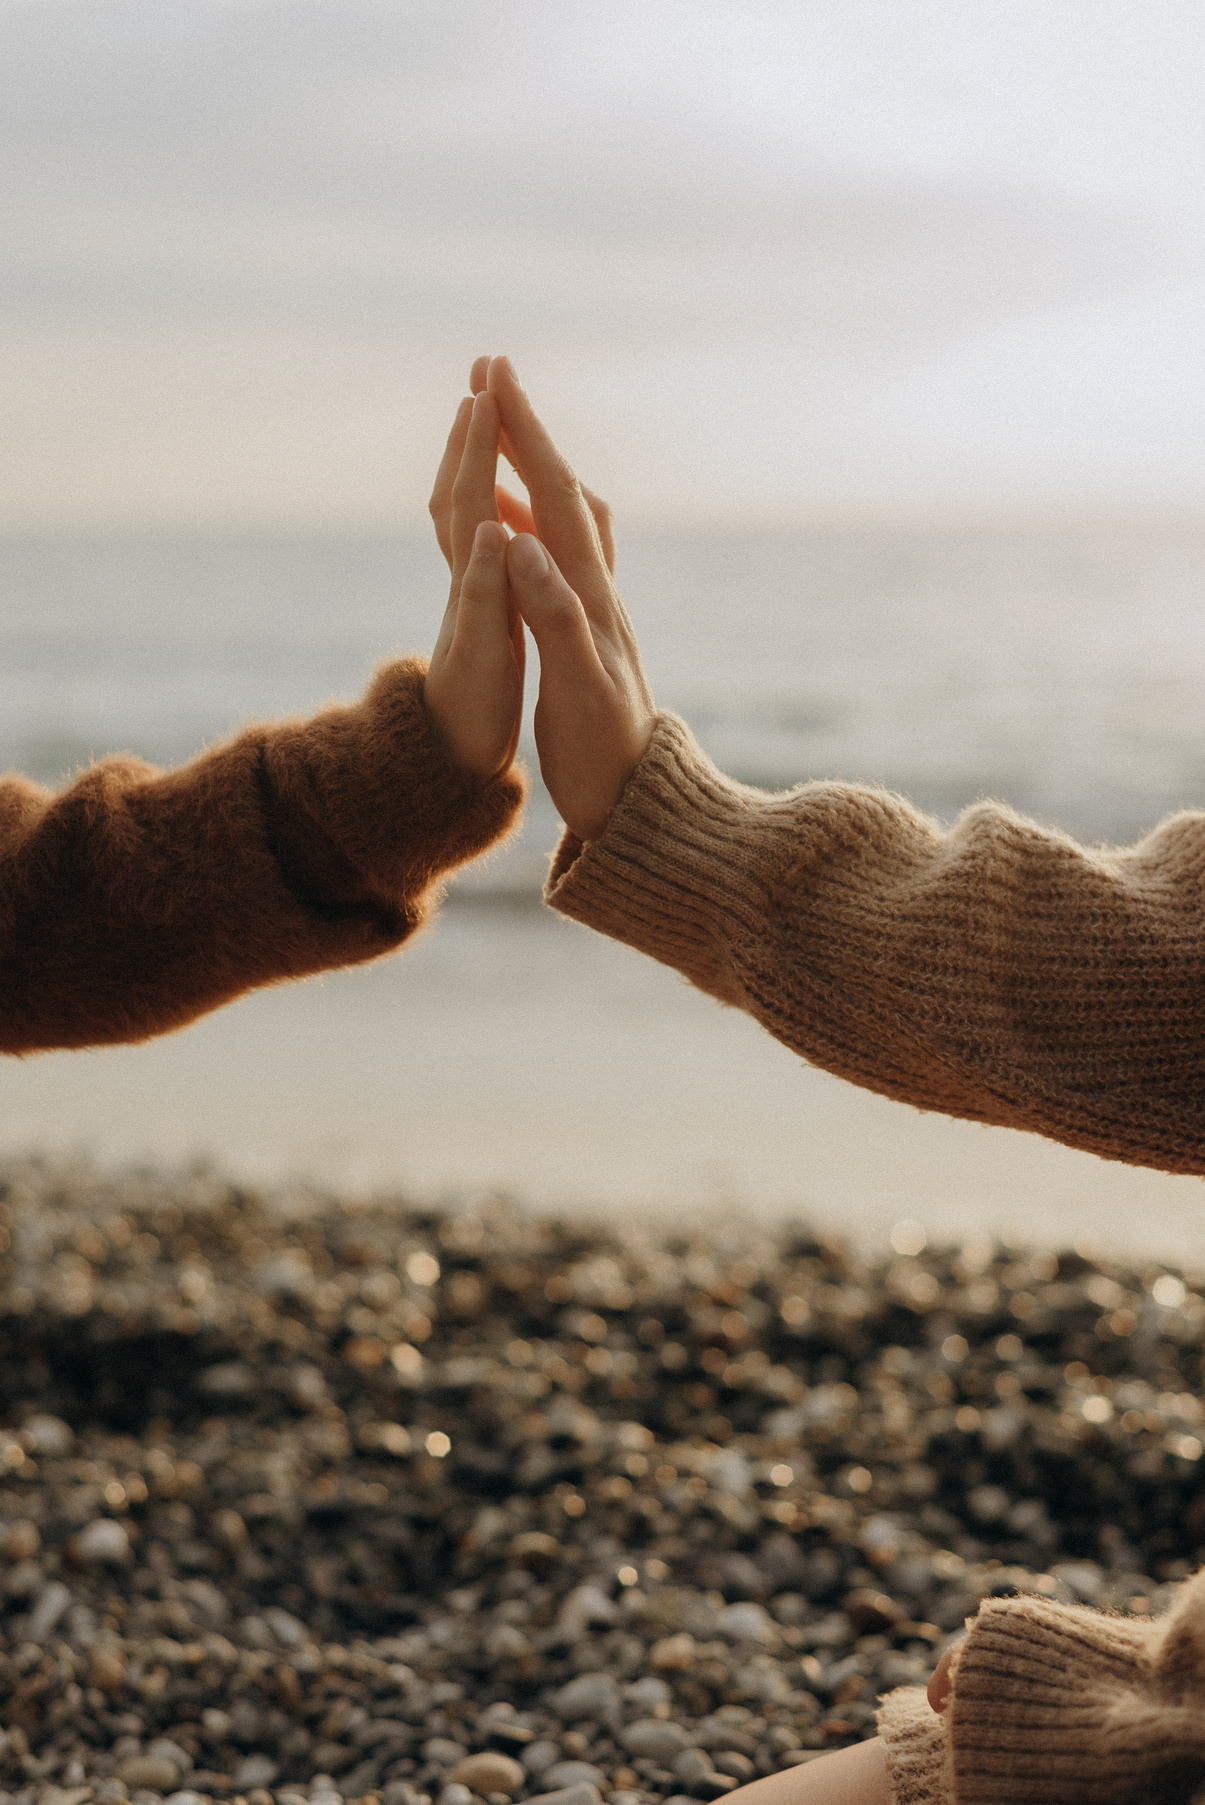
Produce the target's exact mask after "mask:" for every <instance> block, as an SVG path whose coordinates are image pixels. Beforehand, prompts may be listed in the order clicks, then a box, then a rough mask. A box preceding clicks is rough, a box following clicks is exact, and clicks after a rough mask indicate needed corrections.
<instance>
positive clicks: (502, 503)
mask: <svg viewBox="0 0 1205 1805" xmlns="http://www.w3.org/2000/svg"><path fill="white" fill-rule="evenodd" d="M494 500H495V501H496V502H497V504H498V518H499V519H500V520H504V521H505V522H506V524H507V526H508V527H510V529H511V531H512V532H514V533H534V532H535V530H536V523H535V521H534V520H533V519H532V517H531V509H530V508H529V507H528V505H527V503H526V502H525V501H520V500H519V497H518V496H517V495H512V494H510V492H509V490H506V489H501V488H496V489H495V490H494Z"/></svg>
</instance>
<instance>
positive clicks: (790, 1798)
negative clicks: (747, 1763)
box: [728, 1736, 891, 1805]
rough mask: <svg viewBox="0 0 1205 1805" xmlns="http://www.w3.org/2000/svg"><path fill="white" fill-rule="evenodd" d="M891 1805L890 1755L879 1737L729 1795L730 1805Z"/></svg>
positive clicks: (757, 1781)
mask: <svg viewBox="0 0 1205 1805" xmlns="http://www.w3.org/2000/svg"><path fill="white" fill-rule="evenodd" d="M738 1801H739V1805H891V1784H890V1782H889V1780H888V1778H887V1755H886V1751H885V1750H884V1748H883V1743H882V1740H881V1738H880V1737H878V1736H873V1737H871V1739H870V1741H869V1742H855V1743H854V1744H853V1746H852V1748H848V1749H836V1750H834V1752H833V1753H832V1754H831V1755H822V1756H821V1757H820V1759H819V1760H818V1761H809V1762H806V1763H805V1764H804V1765H803V1766H801V1767H788V1768H784V1769H783V1771H782V1773H780V1774H770V1775H768V1776H767V1778H766V1779H764V1780H753V1781H751V1782H750V1784H749V1785H748V1786H742V1787H739V1788H738V1789H737V1791H736V1792H730V1793H729V1794H728V1802H729V1805H737V1802H738Z"/></svg>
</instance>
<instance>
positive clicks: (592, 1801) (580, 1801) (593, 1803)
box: [539, 1780, 602, 1805]
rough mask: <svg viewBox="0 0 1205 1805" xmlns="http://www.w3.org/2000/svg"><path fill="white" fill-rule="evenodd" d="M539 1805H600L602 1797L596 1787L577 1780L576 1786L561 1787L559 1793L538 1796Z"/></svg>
mask: <svg viewBox="0 0 1205 1805" xmlns="http://www.w3.org/2000/svg"><path fill="white" fill-rule="evenodd" d="M539 1800H540V1805H602V1795H601V1794H600V1792H599V1790H598V1788H597V1786H592V1785H591V1784H590V1782H589V1781H588V1780H579V1781H578V1783H577V1785H576V1786H565V1787H562V1788H561V1790H560V1791H559V1792H544V1793H540V1794H539Z"/></svg>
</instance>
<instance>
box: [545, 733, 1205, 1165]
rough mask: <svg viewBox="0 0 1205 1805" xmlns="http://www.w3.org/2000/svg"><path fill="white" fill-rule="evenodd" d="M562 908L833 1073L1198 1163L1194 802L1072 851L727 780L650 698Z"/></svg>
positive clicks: (808, 788) (997, 1119)
mask: <svg viewBox="0 0 1205 1805" xmlns="http://www.w3.org/2000/svg"><path fill="white" fill-rule="evenodd" d="M547 899H548V901H549V902H550V903H551V905H552V907H553V908H555V909H557V910H559V911H560V912H561V913H562V914H565V915H570V916H573V917H574V918H575V919H576V920H578V921H582V922H584V923H586V924H587V925H588V926H590V927H594V928H597V929H598V930H599V931H600V932H602V933H605V934H610V935H612V936H613V937H614V938H616V939H618V940H623V941H626V942H627V944H628V945H630V946H634V947H636V948H638V949H639V950H640V951H642V952H646V953H650V954H651V955H652V956H653V957H654V958H656V959H660V960H662V961H664V962H665V963H666V964H668V965H672V966H675V967H676V968H677V969H678V970H679V971H681V972H683V973H684V974H685V975H686V977H688V978H689V979H690V980H691V981H692V982H693V983H695V984H697V985H699V987H700V988H701V989H703V990H706V991H709V992H710V993H711V994H712V995H713V996H716V997H718V998H720V999H721V1001H723V1002H725V1003H731V1004H734V1005H736V1006H737V1007H739V1008H742V1009H747V1010H748V1011H749V1012H750V1013H751V1014H752V1015H754V1016H755V1017H756V1018H757V1019H758V1020H759V1021H760V1022H762V1023H763V1025H764V1026H765V1027H767V1028H768V1029H769V1030H770V1032H771V1033H772V1034H774V1035H775V1036H776V1037H777V1038H778V1039H779V1040H781V1041H784V1042H785V1043H786V1045H787V1046H789V1047H792V1048H794V1050H795V1051H796V1052H798V1053H801V1054H802V1055H803V1056H804V1057H805V1058H806V1059H808V1060H810V1061H811V1062H812V1063H814V1064H815V1065H818V1066H822V1067H823V1068H825V1069H826V1070H828V1071H830V1072H835V1073H837V1074H838V1075H839V1076H840V1077H842V1078H848V1079H850V1080H852V1081H853V1082H854V1083H856V1084H861V1085H864V1086H866V1087H867V1088H869V1089H871V1090H875V1091H879V1092H881V1093H882V1094H883V1095H885V1096H888V1097H894V1098H896V1099H898V1100H899V1101H901V1102H904V1103H912V1104H915V1105H917V1106H918V1107H920V1108H923V1109H935V1110H941V1111H944V1112H945V1113H947V1114H949V1115H953V1116H963V1117H966V1118H969V1119H970V1120H973V1121H980V1122H990V1123H997V1124H1003V1125H1007V1126H1009V1127H1014V1128H1024V1129H1030V1130H1033V1131H1035V1132H1037V1133H1040V1134H1045V1135H1049V1136H1051V1137H1053V1138H1054V1139H1056V1140H1060V1141H1064V1142H1066V1143H1067V1144H1068V1145H1070V1146H1073V1147H1082V1148H1085V1149H1087V1150H1088V1151H1089V1152H1092V1153H1098V1154H1101V1155H1104V1156H1106V1157H1111V1158H1114V1159H1120V1160H1126V1161H1129V1162H1131V1163H1133V1164H1137V1165H1150V1166H1157V1167H1160V1168H1163V1169H1164V1170H1167V1171H1179V1172H1205V815H1198V814H1191V815H1190V814H1185V815H1180V816H1177V817H1174V818H1172V819H1171V820H1169V821H1167V822H1165V823H1164V824H1163V826H1162V827H1160V828H1159V829H1157V830H1156V831H1155V832H1154V833H1153V834H1151V835H1150V836H1149V837H1148V838H1147V839H1146V840H1144V841H1142V842H1141V844H1139V845H1137V846H1135V847H1132V848H1129V849H1127V850H1124V851H1090V850H1087V849H1085V848H1083V847H1081V846H1077V845H1076V844H1075V843H1074V842H1073V841H1072V840H1070V839H1068V838H1067V837H1066V836H1064V835H1061V834H1058V833H1054V832H1049V831H1046V830H1043V829H1041V828H1039V827H1037V826H1035V825H1034V824H1033V823H1032V822H1030V821H1027V820H1024V819H1023V818H1021V817H1020V816H1018V815H1016V814H1014V813H1013V812H1012V811H1010V810H1009V809H1007V808H1005V807H1002V806H1000V805H998V804H994V803H983V804H980V805H978V806H977V807H975V808H973V809H970V810H968V811H967V813H966V814H965V815H963V817H962V818H961V820H960V821H959V822H958V824H957V825H956V827H955V828H954V829H953V830H952V831H951V832H949V833H946V832H943V831H942V830H941V829H940V828H939V827H938V826H937V825H936V824H935V823H934V822H932V821H930V820H929V819H927V818H926V817H925V816H923V815H921V814H919V813H918V812H917V811H916V810H915V809H914V808H912V807H910V806H909V804H908V803H907V802H905V801H903V800H902V799H901V798H900V797H898V796H893V795H890V794H887V793H886V792H883V791H880V790H873V789H867V788H861V787H858V786H855V785H849V784H838V783H813V784H807V785H805V786H803V787H802V788H801V789H798V790H794V791H790V792H788V793H786V794H782V795H768V794H766V793H764V792H762V791H759V790H754V789H749V788H747V787H745V786H744V785H741V784H738V783H734V782H733V781H732V780H731V779H729V778H727V777H725V776H724V775H723V774H722V773H721V772H720V771H718V770H717V769H716V767H715V766H714V765H713V764H712V763H711V761H710V760H709V759H708V758H707V757H706V756H705V754H704V753H703V752H702V751H701V750H700V748H699V746H698V745H697V743H696V742H695V740H694V739H693V737H692V736H691V734H690V732H689V729H688V728H687V727H686V726H685V724H684V723H683V722H682V721H680V720H678V719H677V718H676V717H675V716H673V715H669V714H662V715H661V716H659V717H658V722H657V727H656V730H655V732H654V735H653V739H652V742H651V743H650V745H649V747H648V749H647V751H646V752H645V754H644V756H643V758H642V759H641V761H640V763H639V764H638V765H637V767H636V769H635V771H634V772H633V774H632V776H631V777H630V779H629V780H628V783H627V785H626V788H625V789H624V791H623V794H622V796H621V798H620V801H619V802H618V804H617V805H616V807H615V808H614V810H613V811H612V813H611V816H610V819H609V820H608V823H607V826H606V828H605V831H604V832H603V833H602V834H601V835H600V836H599V837H598V838H597V839H595V840H592V841H590V842H589V843H588V844H586V845H585V846H583V844H582V842H581V841H580V840H578V839H576V838H575V837H574V836H573V835H571V834H567V835H566V837H565V839H564V840H563V842H562V844H561V847H560V849H559V851H558V853H557V855H556V859H555V862H554V866H553V870H552V875H551V878H550V881H549V885H548V890H547Z"/></svg>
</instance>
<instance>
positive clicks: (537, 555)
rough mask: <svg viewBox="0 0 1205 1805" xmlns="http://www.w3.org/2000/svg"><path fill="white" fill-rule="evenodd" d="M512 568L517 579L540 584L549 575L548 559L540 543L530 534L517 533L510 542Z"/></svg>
mask: <svg viewBox="0 0 1205 1805" xmlns="http://www.w3.org/2000/svg"><path fill="white" fill-rule="evenodd" d="M510 567H511V569H512V570H513V571H514V573H515V575H516V576H517V577H523V578H525V579H526V580H527V582H529V583H538V582H539V581H540V580H541V578H542V577H546V576H547V575H548V558H547V556H546V555H545V552H544V547H543V546H542V545H541V544H540V541H539V540H538V539H536V538H533V536H532V535H531V534H530V533H517V534H516V535H515V537H514V538H513V539H512V540H511V542H510Z"/></svg>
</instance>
